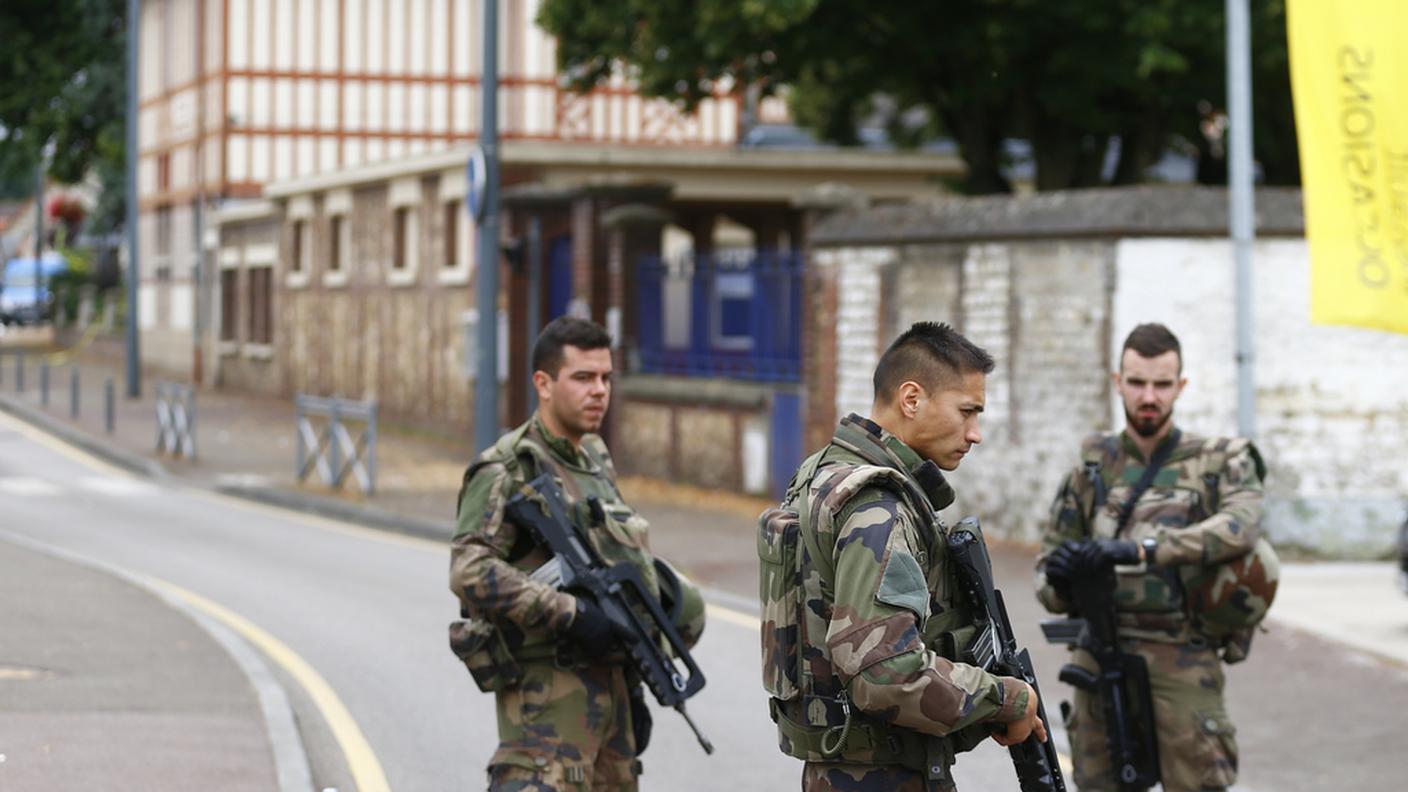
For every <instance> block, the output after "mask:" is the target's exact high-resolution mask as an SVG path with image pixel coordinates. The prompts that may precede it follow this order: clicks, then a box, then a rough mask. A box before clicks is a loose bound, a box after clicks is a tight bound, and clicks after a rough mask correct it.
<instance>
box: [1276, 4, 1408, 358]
mask: <svg viewBox="0 0 1408 792" xmlns="http://www.w3.org/2000/svg"><path fill="white" fill-rule="evenodd" d="M1286 13H1287V28H1288V35H1289V44H1290V59H1291V90H1292V94H1293V97H1294V100H1295V111H1296V133H1297V136H1298V138H1299V141H1300V164H1301V180H1302V184H1303V186H1304V196H1305V198H1304V200H1305V232H1306V239H1307V241H1308V243H1309V246H1310V318H1311V321H1313V322H1316V323H1319V324H1343V325H1359V326H1364V327H1374V328H1378V329H1381V330H1391V331H1394V332H1399V333H1408V2H1405V0H1354V2H1339V1H1338V0H1290V2H1288V3H1287V8H1286Z"/></svg>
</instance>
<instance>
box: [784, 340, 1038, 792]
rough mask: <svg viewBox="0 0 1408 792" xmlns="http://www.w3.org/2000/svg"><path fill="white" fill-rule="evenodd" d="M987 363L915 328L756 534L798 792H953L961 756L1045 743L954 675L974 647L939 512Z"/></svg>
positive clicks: (1017, 705) (1028, 700)
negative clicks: (799, 763)
mask: <svg viewBox="0 0 1408 792" xmlns="http://www.w3.org/2000/svg"><path fill="white" fill-rule="evenodd" d="M992 368H993V361H992V358H991V357H989V356H988V354H987V353H986V352H984V351H983V350H982V349H980V348H978V347H977V346H975V345H974V344H972V343H971V342H969V341H968V340H967V339H965V338H963V337H962V336H961V335H959V334H958V333H957V332H955V331H954V330H953V329H952V328H950V327H949V326H947V325H935V324H933V323H930V322H921V323H918V324H916V325H914V326H913V327H912V328H910V330H909V331H907V332H906V333H904V334H903V335H902V336H900V337H899V338H898V339H897V340H896V341H895V342H894V344H892V345H891V346H890V348H889V349H888V350H887V351H886V352H885V354H884V355H883V356H882V358H881V360H880V362H879V365H878V366H877V368H876V370H875V401H874V404H873V407H872V413H871V417H869V418H864V417H861V416H859V415H855V414H851V415H849V416H847V417H846V418H844V419H842V421H841V423H840V426H839V427H838V428H837V430H836V433H835V436H834V438H833V439H832V441H831V443H830V444H829V445H827V446H826V447H825V448H824V449H822V450H821V451H819V452H817V453H816V454H814V455H812V456H811V457H809V458H808V459H807V460H806V461H805V462H803V464H802V467H801V469H800V470H799V471H798V473H797V475H796V477H794V479H793V483H792V486H791V487H790V488H789V494H788V497H787V498H786V499H785V500H784V501H783V505H782V506H781V507H780V508H778V509H774V510H771V511H769V512H767V513H765V514H764V515H763V517H762V518H761V524H760V537H759V539H760V541H759V555H760V558H761V562H762V563H761V570H762V577H761V589H762V590H761V597H762V605H763V625H762V641H763V647H762V648H763V677H764V687H765V688H767V690H768V692H769V694H770V695H771V697H772V700H771V712H772V717H773V720H774V721H775V722H776V723H777V725H778V733H779V740H780V743H781V748H782V751H783V752H784V753H787V754H789V755H791V756H794V757H797V758H799V759H802V760H804V761H805V765H804V766H803V770H802V787H803V789H804V790H808V791H809V792H824V791H826V790H848V791H851V792H871V791H872V790H873V791H874V792H881V790H884V791H885V792H892V791H893V790H901V791H902V792H930V791H932V790H951V789H954V785H953V778H952V775H951V770H950V769H951V766H952V764H953V761H954V755H955V754H956V753H958V752H962V751H966V750H969V749H971V748H972V747H973V746H975V745H976V744H978V743H979V742H981V741H982V740H984V739H986V738H987V737H989V736H993V737H994V738H995V739H996V740H997V741H998V742H1000V743H1002V744H1003V745H1009V744H1015V743H1019V742H1022V741H1024V740H1025V739H1026V738H1027V737H1028V735H1030V734H1031V733H1032V732H1033V730H1035V731H1036V733H1037V734H1038V735H1039V736H1040V738H1041V739H1043V740H1044V739H1045V738H1046V732H1045V725H1044V724H1043V723H1042V722H1041V720H1040V718H1038V717H1037V715H1036V708H1037V699H1036V694H1035V692H1034V691H1033V690H1032V689H1031V688H1030V687H1029V686H1028V685H1027V684H1026V683H1024V682H1022V681H1021V680H1018V679H1013V678H1010V677H995V676H993V675H991V674H989V673H987V672H986V671H983V670H982V669H979V668H976V667H974V666H971V665H965V664H963V663H961V662H958V661H957V659H956V658H957V657H958V656H959V655H958V653H959V651H960V650H961V649H963V648H965V647H966V646H967V645H968V643H969V639H971V638H972V635H973V633H974V627H973V619H972V616H971V614H970V613H969V612H968V610H967V606H966V605H965V604H964V602H963V598H962V597H961V596H960V594H959V591H958V589H957V583H956V581H955V578H954V573H953V570H952V565H951V563H950V559H949V554H948V545H947V543H946V541H945V534H946V531H947V528H946V526H945V525H944V524H943V523H942V522H941V521H940V520H939V519H938V517H937V514H936V512H937V511H938V510H940V509H942V508H944V507H946V506H948V505H949V504H950V503H952V502H953V499H954V493H953V489H952V487H950V486H949V484H948V483H947V482H946V481H945V479H944V476H943V473H942V471H943V470H953V469H955V468H956V467H958V464H959V462H960V461H961V460H962V458H963V456H964V455H965V454H966V453H967V452H968V451H969V450H970V449H971V448H972V446H973V445H974V444H976V443H978V442H979V440H980V439H981V435H980V433H979V430H978V415H979V413H981V412H982V410H983V404H984V398H985V375H986V374H987V372H989V371H991V370H992Z"/></svg>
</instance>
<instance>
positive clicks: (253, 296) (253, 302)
mask: <svg viewBox="0 0 1408 792" xmlns="http://www.w3.org/2000/svg"><path fill="white" fill-rule="evenodd" d="M273 280H274V268H273V267H251V268H250V269H249V333H248V339H247V340H248V341H249V343H251V344H272V343H273V342H274V304H273V298H274V293H273Z"/></svg>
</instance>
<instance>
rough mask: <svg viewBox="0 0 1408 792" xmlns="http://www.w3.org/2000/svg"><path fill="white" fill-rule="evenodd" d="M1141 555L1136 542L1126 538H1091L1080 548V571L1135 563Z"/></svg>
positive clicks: (1091, 570) (1099, 569) (1102, 569)
mask: <svg viewBox="0 0 1408 792" xmlns="http://www.w3.org/2000/svg"><path fill="white" fill-rule="evenodd" d="M1142 556H1143V553H1142V551H1141V550H1140V547H1139V545H1138V544H1136V543H1134V542H1131V541H1128V540H1126V539H1092V540H1090V541H1089V542H1086V543H1085V546H1084V547H1082V548H1081V550H1080V556H1079V561H1078V568H1079V569H1080V570H1081V571H1082V572H1103V571H1104V570H1107V569H1109V568H1110V567H1114V566H1127V565H1130V564H1137V563H1139V561H1140V560H1141V558H1142Z"/></svg>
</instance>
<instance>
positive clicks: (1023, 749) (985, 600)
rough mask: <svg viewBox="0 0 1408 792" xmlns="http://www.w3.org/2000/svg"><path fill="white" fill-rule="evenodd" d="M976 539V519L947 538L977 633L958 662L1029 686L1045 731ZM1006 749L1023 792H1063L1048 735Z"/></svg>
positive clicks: (1028, 670) (1027, 661)
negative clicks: (973, 617)
mask: <svg viewBox="0 0 1408 792" xmlns="http://www.w3.org/2000/svg"><path fill="white" fill-rule="evenodd" d="M981 537H982V530H981V529H980V528H979V527H978V518H976V517H966V518H964V519H963V520H962V521H960V522H959V523H958V525H957V526H955V527H954V529H953V530H952V531H950V532H949V535H948V546H949V550H950V551H951V552H952V553H953V558H954V560H955V561H956V562H957V568H958V579H959V581H960V582H961V583H962V586H963V591H964V594H965V595H966V596H967V598H968V604H969V605H970V606H971V607H972V609H973V613H974V614H975V615H976V617H977V618H976V622H977V627H978V634H977V635H976V636H974V638H973V641H972V643H970V644H969V645H968V648H967V649H965V650H963V657H962V659H963V660H964V662H967V663H969V664H971V665H975V666H978V667H979V668H981V669H983V670H985V671H987V672H989V673H993V674H999V675H1001V676H1010V677H1016V678H1017V679H1020V680H1022V681H1023V682H1026V683H1027V684H1028V685H1031V688H1032V690H1033V691H1034V692H1035V693H1036V696H1037V710H1036V713H1037V715H1038V716H1039V717H1040V718H1041V720H1042V722H1043V723H1045V724H1047V728H1048V729H1050V728H1051V726H1050V724H1051V721H1049V720H1047V719H1046V705H1045V704H1044V703H1043V701H1042V697H1041V691H1040V689H1039V688H1038V687H1037V684H1036V672H1035V671H1034V670H1033V669H1032V658H1031V654H1030V653H1029V652H1028V651H1027V650H1026V649H1021V650H1018V648H1017V639H1016V638H1015V637H1014V636H1013V635H1012V623H1011V621H1010V620H1009V619H1008V618H1007V606H1006V605H1005V604H1004V603H1003V601H1002V592H1001V591H998V590H997V589H996V588H995V587H994V586H993V581H992V559H991V558H989V557H988V549H987V546H986V545H984V544H983V540H982V538H981ZM1007 751H1008V753H1010V754H1011V755H1012V766H1013V767H1015V768H1016V770H1017V783H1018V785H1019V786H1020V788H1021V790H1022V792H1065V789H1066V781H1065V779H1064V778H1062V777H1061V763H1060V760H1059V759H1057V757H1056V746H1054V745H1053V744H1052V742H1051V738H1050V737H1049V736H1048V737H1047V740H1046V742H1042V741H1041V740H1039V739H1037V736H1036V734H1035V733H1033V734H1032V735H1031V736H1030V737H1028V738H1027V739H1026V741H1025V742H1023V743H1021V744H1020V745H1013V746H1009V747H1008V749H1007Z"/></svg>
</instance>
